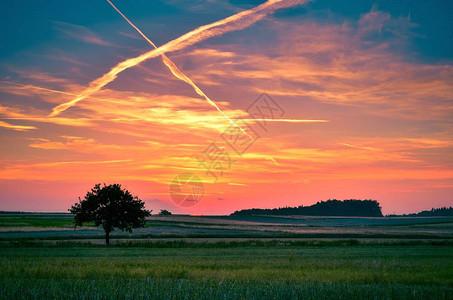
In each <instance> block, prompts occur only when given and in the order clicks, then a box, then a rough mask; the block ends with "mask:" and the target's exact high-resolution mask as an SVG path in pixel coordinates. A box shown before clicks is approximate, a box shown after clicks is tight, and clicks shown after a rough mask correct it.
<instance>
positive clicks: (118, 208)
mask: <svg viewBox="0 0 453 300" xmlns="http://www.w3.org/2000/svg"><path fill="white" fill-rule="evenodd" d="M144 206H145V203H144V202H143V201H141V200H140V199H138V198H137V197H135V196H132V195H131V193H130V192H129V191H128V190H126V189H122V188H121V185H120V184H111V185H105V183H104V185H103V186H102V187H101V184H96V185H95V186H94V188H92V189H91V191H89V192H87V194H86V195H85V198H84V199H83V200H81V199H80V197H79V203H76V204H74V205H73V206H71V208H70V209H69V211H70V212H71V213H72V214H73V215H74V223H75V226H83V224H84V223H87V222H94V225H96V226H101V225H102V228H104V231H105V243H106V244H107V245H108V244H109V243H110V239H109V236H110V232H112V231H113V230H114V228H118V229H120V230H122V231H125V230H126V231H128V232H132V229H134V228H139V227H144V226H145V217H147V216H149V215H150V214H151V211H148V210H146V209H145V208H144Z"/></svg>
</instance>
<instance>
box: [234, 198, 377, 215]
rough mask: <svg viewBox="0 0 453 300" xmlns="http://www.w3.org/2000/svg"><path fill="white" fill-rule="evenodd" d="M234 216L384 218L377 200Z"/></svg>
mask: <svg viewBox="0 0 453 300" xmlns="http://www.w3.org/2000/svg"><path fill="white" fill-rule="evenodd" d="M231 215H233V216H250V215H305V216H354V217H382V212H381V207H380V206H379V202H377V201H376V200H344V201H339V200H328V201H321V202H318V203H316V204H313V205H311V206H303V205H301V206H298V207H280V208H273V209H269V208H267V209H259V208H252V209H244V210H240V211H235V212H234V213H232V214H231Z"/></svg>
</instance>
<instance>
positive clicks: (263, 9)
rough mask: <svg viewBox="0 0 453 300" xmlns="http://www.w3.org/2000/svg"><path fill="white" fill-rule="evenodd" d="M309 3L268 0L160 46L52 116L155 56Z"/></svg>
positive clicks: (100, 80) (99, 81)
mask: <svg viewBox="0 0 453 300" xmlns="http://www.w3.org/2000/svg"><path fill="white" fill-rule="evenodd" d="M307 1H309V0H287V1H285V0H268V1H266V2H265V3H263V4H261V5H259V6H256V7H254V8H252V9H249V10H246V11H242V12H240V13H237V14H235V15H232V16H230V17H228V18H225V19H222V20H220V21H217V22H214V23H211V24H208V25H204V26H200V27H198V28H196V29H194V30H192V31H190V32H188V33H186V34H184V35H182V36H180V37H179V38H177V39H174V40H172V41H170V42H168V43H166V44H165V45H163V46H160V47H159V48H157V49H153V50H151V51H148V52H146V53H144V54H142V55H140V56H137V57H134V58H129V59H127V60H124V61H122V62H120V63H118V64H117V65H116V66H115V67H113V68H112V69H111V70H110V71H109V72H107V73H106V74H104V75H103V76H101V77H100V78H98V79H96V80H94V81H92V82H91V83H90V84H89V86H88V87H87V88H86V89H85V90H84V91H83V92H81V93H80V94H79V95H78V96H77V97H76V98H74V99H72V100H71V101H69V102H66V103H63V104H60V105H58V106H56V107H54V108H53V110H52V112H51V113H50V115H49V116H51V117H53V116H56V115H58V114H59V113H61V112H63V111H65V110H66V109H68V108H69V107H71V106H73V105H74V104H76V103H77V102H79V101H81V100H83V99H85V98H87V97H89V96H91V95H92V94H93V93H95V92H97V91H99V90H100V89H102V88H103V87H104V86H105V85H107V84H108V83H110V82H112V81H113V80H115V79H116V78H117V76H118V74H119V73H121V72H122V71H124V70H126V69H128V68H131V67H134V66H136V65H138V64H140V63H142V62H144V61H145V60H148V59H150V58H153V57H157V56H160V55H162V54H164V53H166V52H172V51H177V50H181V49H184V48H186V47H187V46H191V45H194V44H196V43H198V42H201V41H203V40H206V39H209V38H211V37H214V36H219V35H222V34H224V33H226V32H230V31H235V30H240V29H244V28H246V27H248V26H250V25H252V24H254V23H256V22H258V21H260V20H261V19H263V18H264V17H266V16H267V15H268V14H270V13H272V12H274V11H275V10H277V9H279V8H284V7H290V6H294V5H296V4H301V3H305V2H307Z"/></svg>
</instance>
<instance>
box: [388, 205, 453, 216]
mask: <svg viewBox="0 0 453 300" xmlns="http://www.w3.org/2000/svg"><path fill="white" fill-rule="evenodd" d="M387 217H453V207H441V208H433V209H431V210H424V211H421V212H418V213H412V214H404V215H395V214H393V215H388V216H387Z"/></svg>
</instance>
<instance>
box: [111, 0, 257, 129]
mask: <svg viewBox="0 0 453 300" xmlns="http://www.w3.org/2000/svg"><path fill="white" fill-rule="evenodd" d="M106 1H107V2H108V3H109V4H110V5H111V6H112V7H113V8H114V9H115V10H116V11H117V12H118V13H119V14H120V15H121V16H122V17H123V19H124V20H126V21H127V23H129V25H131V26H132V27H133V28H134V29H135V30H137V32H138V33H139V34H140V35H141V36H142V37H143V38H144V39H145V40H146V41H147V42H148V43H149V44H150V45H151V46H153V47H154V49H157V46H156V45H155V44H154V43H153V42H152V41H151V40H150V39H149V38H148V37H147V36H146V35H145V34H144V33H143V32H142V31H141V30H140V29H138V28H137V26H135V25H134V23H132V22H131V21H130V20H129V19H128V18H127V17H126V16H125V15H124V14H123V13H122V12H121V11H120V10H119V9H118V8H117V7H116V6H115V5H114V4H113V3H112V2H111V1H110V0H106ZM161 57H162V61H163V62H164V64H165V65H166V66H167V67H168V68H169V69H170V71H171V72H172V73H173V75H175V77H176V78H178V79H180V80H182V81H184V82H186V83H188V84H189V85H190V86H191V87H192V88H193V89H194V90H195V92H196V93H197V94H198V95H200V96H201V97H203V98H205V99H206V101H208V103H209V104H210V105H212V106H213V107H214V108H215V109H217V111H218V112H220V113H221V114H222V115H223V116H224V117H225V118H226V119H227V120H228V121H229V122H230V123H231V124H233V125H236V126H238V127H239V128H240V129H241V131H242V132H243V133H245V134H247V132H245V131H244V129H242V127H241V126H239V125H238V124H236V123H235V122H234V121H233V120H231V119H230V118H229V117H228V116H227V115H226V114H225V113H224V112H223V111H222V110H221V109H220V108H219V107H218V106H217V104H215V102H214V101H212V100H211V99H210V98H209V97H208V96H207V95H206V94H205V93H204V92H203V91H202V90H201V89H200V88H199V87H198V86H197V85H196V84H195V83H194V82H193V81H192V80H191V79H190V78H189V77H187V76H186V74H184V73H183V72H182V71H181V70H180V69H179V68H178V67H177V66H176V65H175V64H174V63H173V61H171V60H170V59H169V58H168V57H167V56H166V55H165V54H164V53H162V55H161ZM247 135H248V134H247ZM250 138H252V137H251V136H250Z"/></svg>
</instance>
